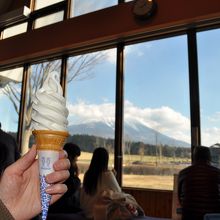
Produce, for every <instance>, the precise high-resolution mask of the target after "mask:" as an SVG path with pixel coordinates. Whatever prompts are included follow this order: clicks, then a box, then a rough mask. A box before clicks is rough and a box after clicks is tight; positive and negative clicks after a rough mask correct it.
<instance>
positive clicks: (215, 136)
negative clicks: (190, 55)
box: [197, 29, 220, 167]
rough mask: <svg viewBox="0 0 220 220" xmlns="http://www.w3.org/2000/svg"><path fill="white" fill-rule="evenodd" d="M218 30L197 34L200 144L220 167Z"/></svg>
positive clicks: (219, 59) (219, 37) (219, 55)
mask: <svg viewBox="0 0 220 220" xmlns="http://www.w3.org/2000/svg"><path fill="white" fill-rule="evenodd" d="M219 39H220V29H216V30H210V31H204V32H200V33H198V34H197V41H198V61H199V62H198V63H199V89H200V115H201V143H202V145H204V146H208V147H211V153H212V156H213V157H212V159H213V163H214V164H216V166H218V167H220V156H219V155H220V154H219V152H220V148H219V147H220V103H219V92H220V87H219V81H220V74H219V68H220V42H219Z"/></svg>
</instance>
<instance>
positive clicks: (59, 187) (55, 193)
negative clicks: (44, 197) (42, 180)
mask: <svg viewBox="0 0 220 220" xmlns="http://www.w3.org/2000/svg"><path fill="white" fill-rule="evenodd" d="M66 191H67V186H66V185H65V184H56V185H51V186H49V187H47V189H46V192H47V193H48V194H50V195H52V198H51V201H50V203H51V204H53V203H54V202H56V201H57V200H58V199H59V198H60V197H62V196H63V194H64V193H65V192H66Z"/></svg>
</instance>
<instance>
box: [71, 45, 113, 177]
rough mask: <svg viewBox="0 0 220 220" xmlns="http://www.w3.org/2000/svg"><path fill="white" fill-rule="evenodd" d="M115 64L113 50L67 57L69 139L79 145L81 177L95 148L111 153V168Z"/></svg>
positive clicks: (111, 159)
mask: <svg viewBox="0 0 220 220" xmlns="http://www.w3.org/2000/svg"><path fill="white" fill-rule="evenodd" d="M115 65H116V50H115V49H111V50H105V51H99V52H95V53H89V54H85V55H80V56H75V57H70V58H69V59H68V74H67V103H68V109H69V117H68V121H69V126H68V130H69V133H70V137H69V139H68V141H72V142H73V143H76V144H78V145H79V146H80V148H81V151H82V153H81V156H80V158H79V160H78V164H79V167H80V171H81V178H82V176H83V174H84V172H85V171H86V170H87V168H88V165H89V163H90V160H91V157H92V152H93V150H94V149H95V148H97V147H105V148H106V149H107V150H108V151H109V153H110V163H109V165H110V167H111V168H112V167H113V164H114V161H113V157H114V156H113V155H114V129H115V78H116V74H115V69H116V67H115Z"/></svg>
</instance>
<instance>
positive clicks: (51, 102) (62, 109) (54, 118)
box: [32, 72, 69, 220]
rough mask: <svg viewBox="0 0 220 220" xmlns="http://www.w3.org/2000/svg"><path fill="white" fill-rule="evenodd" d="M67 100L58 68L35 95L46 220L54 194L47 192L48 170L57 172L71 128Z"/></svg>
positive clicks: (35, 125)
mask: <svg viewBox="0 0 220 220" xmlns="http://www.w3.org/2000/svg"><path fill="white" fill-rule="evenodd" d="M67 116H68V110H67V108H66V100H65V98H64V97H63V92H62V88H61V86H60V83H59V75H58V74H57V73H56V72H52V73H49V74H48V76H47V78H46V80H45V81H44V83H43V86H42V88H41V89H40V90H38V91H37V92H36V95H35V97H34V99H33V113H32V127H33V129H34V130H33V132H32V133H33V135H34V137H35V142H36V145H37V150H38V161H39V170H40V191H41V206H42V220H46V218H47V213H48V208H49V204H50V199H51V196H50V195H49V194H47V193H46V191H45V190H46V188H47V186H48V184H47V183H46V181H45V177H46V175H47V174H49V173H51V172H53V171H54V170H53V164H54V162H55V161H57V160H58V159H59V158H58V157H59V151H60V150H61V149H62V148H63V145H64V143H65V140H66V138H67V137H68V135H69V134H68V132H67V124H68V121H67Z"/></svg>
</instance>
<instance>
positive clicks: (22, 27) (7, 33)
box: [3, 22, 27, 39]
mask: <svg viewBox="0 0 220 220" xmlns="http://www.w3.org/2000/svg"><path fill="white" fill-rule="evenodd" d="M26 31H27V22H25V23H22V24H18V25H14V26H12V27H9V28H6V29H5V30H4V31H3V39H6V38H9V37H12V36H15V35H18V34H22V33H24V32H26Z"/></svg>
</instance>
